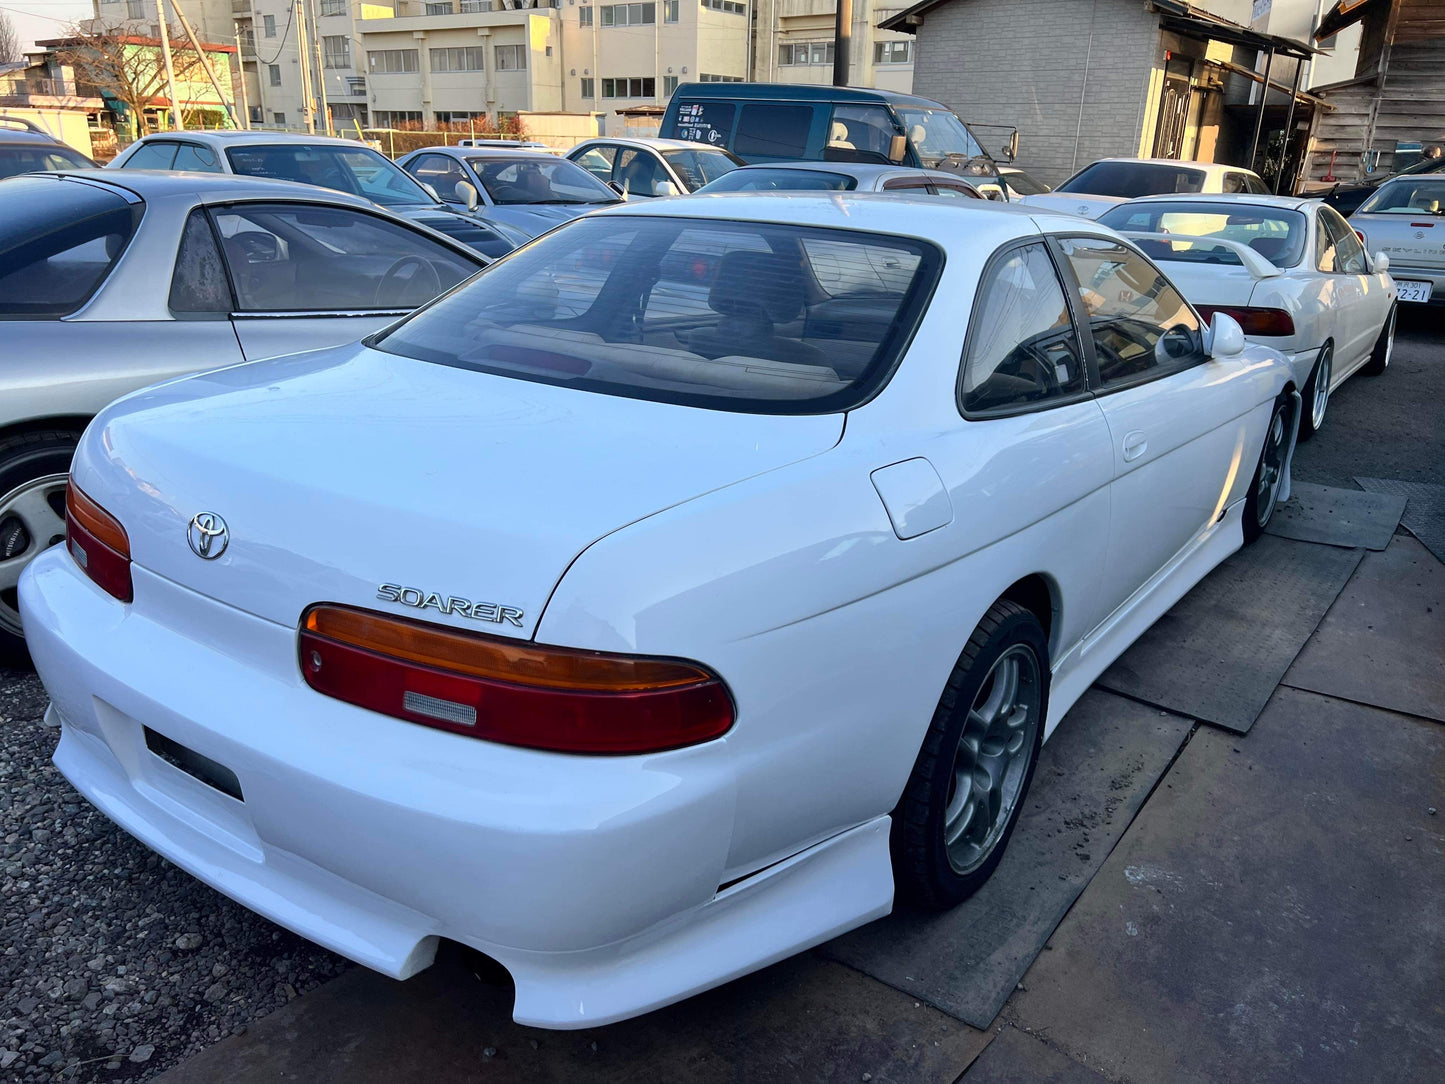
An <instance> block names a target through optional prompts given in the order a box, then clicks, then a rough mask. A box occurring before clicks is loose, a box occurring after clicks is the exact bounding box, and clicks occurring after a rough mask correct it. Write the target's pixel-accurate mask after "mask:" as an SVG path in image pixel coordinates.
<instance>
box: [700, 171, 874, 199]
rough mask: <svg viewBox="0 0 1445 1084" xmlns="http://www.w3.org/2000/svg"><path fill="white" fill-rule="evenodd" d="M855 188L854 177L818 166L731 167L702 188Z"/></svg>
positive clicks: (767, 189) (816, 190)
mask: <svg viewBox="0 0 1445 1084" xmlns="http://www.w3.org/2000/svg"><path fill="white" fill-rule="evenodd" d="M857 187H858V181H857V179H856V178H853V177H850V176H848V175H847V174H846V173H829V172H827V171H826V170H821V169H776V168H774V167H772V166H749V167H747V168H746V169H735V170H733V171H732V172H731V173H729V174H728V175H727V176H725V177H719V178H718V179H717V180H715V181H713V182H711V183H710V184H709V185H708V186H707V187H706V188H704V189H702V191H703V192H705V193H712V192H851V191H852V190H853V189H855V188H857Z"/></svg>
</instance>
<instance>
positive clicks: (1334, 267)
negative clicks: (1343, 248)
mask: <svg viewBox="0 0 1445 1084" xmlns="http://www.w3.org/2000/svg"><path fill="white" fill-rule="evenodd" d="M1339 265H1340V254H1339V252H1338V251H1336V248H1335V238H1334V236H1333V235H1332V234H1331V233H1330V228H1329V226H1328V224H1327V223H1326V221H1325V216H1324V214H1323V212H1322V213H1320V214H1319V215H1318V217H1316V219H1315V269H1316V270H1319V271H1324V272H1326V273H1335V272H1338V271H1339V270H1340V266H1339Z"/></svg>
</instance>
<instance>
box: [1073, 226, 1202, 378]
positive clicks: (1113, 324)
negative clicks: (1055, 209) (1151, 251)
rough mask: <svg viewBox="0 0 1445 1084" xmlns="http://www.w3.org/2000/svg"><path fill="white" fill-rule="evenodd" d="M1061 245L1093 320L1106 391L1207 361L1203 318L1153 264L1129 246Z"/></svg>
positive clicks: (1088, 240) (1081, 240) (1085, 240)
mask: <svg viewBox="0 0 1445 1084" xmlns="http://www.w3.org/2000/svg"><path fill="white" fill-rule="evenodd" d="M1059 243H1060V247H1061V248H1062V249H1063V251H1064V255H1065V257H1066V258H1067V259H1068V261H1069V266H1070V267H1071V268H1072V270H1073V273H1074V277H1075V279H1077V280H1078V284H1079V293H1080V297H1081V300H1082V302H1083V307H1084V310H1085V311H1086V312H1087V313H1088V314H1089V332H1090V335H1091V337H1092V338H1093V341H1094V353H1095V355H1096V357H1097V360H1098V364H1099V379H1100V381H1101V383H1102V386H1103V387H1104V388H1109V387H1110V386H1118V385H1122V384H1130V383H1137V382H1138V381H1139V380H1141V379H1149V378H1151V377H1154V376H1163V375H1165V374H1167V373H1170V372H1176V371H1178V370H1179V369H1183V368H1186V367H1188V366H1190V365H1194V364H1195V363H1197V362H1200V361H1203V360H1205V357H1206V355H1205V353H1204V336H1203V333H1202V330H1201V328H1200V326H1199V318H1198V317H1196V316H1195V315H1194V311H1193V310H1192V309H1190V307H1189V305H1188V304H1187V303H1186V302H1185V300H1184V298H1183V297H1182V296H1181V295H1180V294H1179V291H1177V290H1176V289H1174V287H1173V286H1170V285H1169V280H1168V279H1166V278H1165V277H1164V276H1163V275H1161V274H1160V273H1159V271H1158V269H1157V268H1155V266H1154V265H1153V264H1151V263H1150V262H1149V261H1148V260H1146V259H1145V258H1144V257H1143V256H1141V255H1140V254H1139V253H1137V252H1135V251H1134V250H1133V249H1131V248H1129V247H1128V246H1127V245H1124V244H1121V243H1120V242H1118V241H1111V240H1108V239H1106V238H1102V237H1068V238H1061V239H1060V242H1059Z"/></svg>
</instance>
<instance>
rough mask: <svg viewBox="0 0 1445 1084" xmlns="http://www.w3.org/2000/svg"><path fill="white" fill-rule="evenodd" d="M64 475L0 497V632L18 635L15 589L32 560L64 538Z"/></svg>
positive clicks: (33, 482) (46, 477)
mask: <svg viewBox="0 0 1445 1084" xmlns="http://www.w3.org/2000/svg"><path fill="white" fill-rule="evenodd" d="M65 481H66V476H65V475H64V474H46V475H42V476H41V477H39V478H33V479H31V480H30V481H28V482H26V483H25V484H24V485H22V486H20V487H19V488H18V489H12V490H11V491H10V492H9V493H7V494H5V495H4V496H3V497H0V631H3V632H8V633H10V634H12V635H14V636H19V635H20V634H21V632H20V608H19V607H20V604H19V601H18V599H17V598H16V595H15V591H16V587H17V586H18V584H19V583H20V573H21V572H23V571H25V566H26V565H28V564H29V563H30V560H31V558H33V557H34V556H35V555H36V554H38V553H39V552H40V551H41V550H43V549H48V548H49V547H50V546H51V545H53V544H54V543H56V542H59V541H61V540H62V539H64V538H65V514H64V512H63V511H58V510H57V509H63V508H64V507H65Z"/></svg>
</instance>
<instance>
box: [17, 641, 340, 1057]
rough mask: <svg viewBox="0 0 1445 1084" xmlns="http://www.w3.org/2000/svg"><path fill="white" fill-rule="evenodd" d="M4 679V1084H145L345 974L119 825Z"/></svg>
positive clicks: (38, 700)
mask: <svg viewBox="0 0 1445 1084" xmlns="http://www.w3.org/2000/svg"><path fill="white" fill-rule="evenodd" d="M45 705H46V696H45V691H44V690H43V689H42V688H41V685H40V682H39V681H38V680H37V679H36V677H35V675H34V674H33V673H24V672H19V671H15V670H7V669H5V668H4V667H3V666H0V922H3V926H0V932H3V936H0V945H4V949H3V953H0V1081H6V1082H9V1081H17V1082H19V1081H42V1080H43V1081H65V1082H67V1084H68V1082H71V1081H89V1080H95V1081H107V1082H111V1081H141V1080H146V1079H148V1078H150V1077H152V1076H155V1075H156V1074H158V1073H160V1072H161V1071H163V1070H164V1069H167V1068H169V1067H170V1066H172V1065H174V1064H176V1063H177V1062H179V1061H181V1060H182V1059H183V1058H185V1057H187V1056H188V1055H190V1054H193V1053H195V1052H196V1051H198V1050H200V1049H202V1048H203V1047H206V1046H208V1045H210V1044H211V1043H214V1042H216V1041H217V1040H218V1039H221V1038H223V1037H224V1036H226V1035H229V1034H231V1033H233V1032H236V1031H239V1030H244V1029H245V1026H246V1024H248V1023H249V1022H250V1021H252V1020H255V1019H256V1018H257V1017H259V1016H262V1015H264V1014H266V1013H268V1012H271V1011H272V1010H273V1009H276V1008H279V1007H280V1006H282V1005H284V1004H286V1002H287V1001H289V1000H291V999H292V998H294V997H296V996H297V995H298V994H302V993H305V992H306V991H307V990H309V989H311V988H312V987H314V986H317V985H319V984H321V983H323V982H325V981H327V980H328V979H332V978H334V977H335V976H337V975H339V974H340V973H341V972H342V971H344V970H345V969H346V968H347V966H349V965H348V964H347V963H346V961H344V960H342V959H341V958H340V957H339V956H336V955H333V954H332V953H329V952H327V951H325V950H324V949H321V948H318V947H317V946H315V945H313V944H311V943H309V942H307V941H303V940H302V939H301V938H299V937H296V936H294V935H292V934H291V933H288V932H287V931H285V930H282V929H281V928H280V927H278V926H274V925H272V924H271V923H269V922H267V921H266V920H265V919H263V918H260V917H259V916H257V915H254V914H252V913H251V912H249V911H247V910H245V909H244V908H242V907H240V906H239V905H237V904H235V903H232V902H231V901H230V900H229V899H227V898H226V897H224V896H222V895H220V894H218V893H216V892H214V891H213V890H211V889H210V888H207V887H206V886H205V885H203V884H201V883H200V882H199V881H196V880H195V879H194V878H192V877H191V876H190V875H189V874H186V873H184V872H182V871H181V870H179V869H177V868H176V867H174V866H172V865H171V864H170V863H168V862H166V861H165V860H164V859H162V858H159V857H157V856H156V855H155V854H153V853H151V852H150V851H149V850H147V849H146V848H145V847H143V846H141V845H140V844H139V843H137V842H136V841H135V840H133V839H132V838H131V837H130V836H128V835H127V834H126V833H125V832H123V831H121V830H120V829H119V828H117V827H115V826H114V825H113V824H111V822H110V821H108V820H107V819H106V818H105V817H103V816H102V815H101V814H100V813H98V812H96V810H95V809H93V808H92V807H91V806H90V804H89V803H88V802H86V801H85V800H84V799H82V798H81V797H80V796H79V795H78V794H76V793H75V791H74V790H72V789H71V787H70V784H69V783H67V782H66V781H65V780H64V779H63V778H62V777H61V775H60V773H59V772H57V771H56V770H55V769H54V768H53V767H52V766H51V764H50V754H51V752H52V751H53V750H54V748H55V743H56V740H57V738H58V736H59V734H58V731H56V730H53V729H51V728H49V727H46V726H45V725H43V724H42V723H41V721H40V720H41V715H42V714H43V712H44V710H45Z"/></svg>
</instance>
